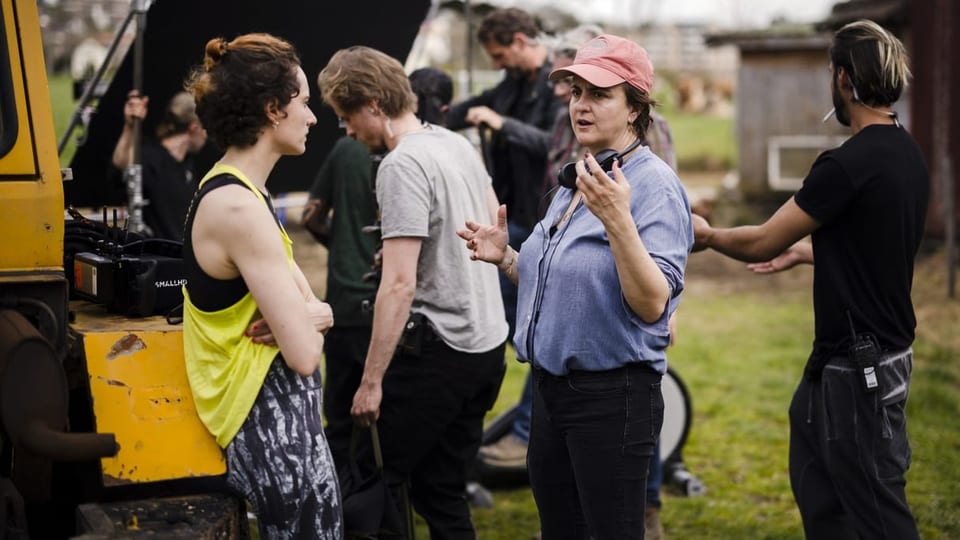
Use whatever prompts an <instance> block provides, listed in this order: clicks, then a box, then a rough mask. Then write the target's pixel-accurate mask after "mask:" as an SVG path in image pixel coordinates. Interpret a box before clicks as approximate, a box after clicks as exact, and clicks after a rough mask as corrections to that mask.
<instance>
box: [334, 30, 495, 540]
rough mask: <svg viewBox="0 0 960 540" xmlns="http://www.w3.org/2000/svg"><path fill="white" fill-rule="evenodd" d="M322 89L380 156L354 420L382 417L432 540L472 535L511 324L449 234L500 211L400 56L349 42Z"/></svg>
mask: <svg viewBox="0 0 960 540" xmlns="http://www.w3.org/2000/svg"><path fill="white" fill-rule="evenodd" d="M318 84H319V87H320V92H321V95H322V96H323V100H324V102H325V103H327V104H328V105H330V106H331V107H332V108H333V110H334V112H335V113H336V114H337V116H338V117H339V118H340V119H341V121H342V122H343V123H344V124H345V126H346V130H347V135H349V136H352V137H355V138H356V139H357V140H359V141H361V142H363V143H364V144H366V145H367V146H368V147H369V148H370V150H371V151H372V152H377V153H381V152H384V151H386V152H388V154H387V155H386V157H385V158H384V159H383V161H382V163H381V164H380V168H379V171H378V173H377V180H376V184H377V200H378V203H379V205H380V211H381V223H382V225H381V226H382V234H383V270H382V278H381V282H380V287H379V289H378V291H377V300H376V304H375V306H374V320H373V335H372V338H371V343H370V348H369V350H368V352H367V357H366V363H365V366H364V373H363V378H362V380H361V382H360V387H359V389H358V390H357V393H356V394H355V396H354V399H353V407H352V409H351V414H352V415H353V417H354V419H355V420H356V421H357V422H358V423H359V424H360V425H364V426H365V425H370V424H371V423H372V422H374V421H376V422H377V426H378V430H379V433H380V440H381V444H382V446H383V458H384V466H385V471H386V474H387V479H388V481H389V482H390V483H391V485H393V486H399V485H400V484H401V483H403V482H407V481H409V485H410V500H411V501H412V503H413V506H414V508H415V509H416V511H417V513H419V514H420V515H421V516H423V518H424V519H425V520H426V521H427V523H428V524H429V526H430V530H431V536H434V537H442V538H474V537H475V536H476V535H475V532H474V529H473V524H472V521H471V519H470V509H469V506H468V505H467V502H466V499H465V498H464V496H463V493H464V492H465V489H466V471H467V467H468V463H469V462H470V461H471V460H472V459H473V457H474V456H475V455H476V452H477V449H478V448H479V446H480V439H481V436H482V430H483V417H484V414H485V413H486V411H487V410H489V408H490V407H491V406H492V405H493V402H494V400H495V399H496V396H497V393H498V391H499V388H500V381H501V380H502V378H503V370H504V363H503V353H504V345H505V342H506V339H507V323H506V321H505V320H504V315H503V304H502V301H501V299H500V288H499V281H498V277H497V273H496V268H494V267H493V266H490V265H477V264H472V263H471V261H470V254H469V252H468V251H467V250H466V249H464V247H463V244H462V242H461V241H460V239H459V238H458V237H457V236H456V230H457V229H458V228H459V227H461V226H462V225H463V223H464V222H465V221H478V222H485V223H492V220H493V219H495V216H496V209H497V200H496V196H495V195H494V193H493V189H492V187H491V184H490V178H489V176H488V175H487V173H486V170H485V169H484V167H483V163H482V162H481V160H480V157H479V155H478V154H477V153H476V152H475V151H474V149H473V147H471V146H470V144H469V143H468V142H467V141H466V140H465V139H464V138H462V137H460V136H459V135H457V134H454V133H452V132H450V131H448V130H446V129H444V128H442V127H439V126H435V125H431V124H424V123H421V122H420V121H419V120H418V119H417V117H416V115H415V114H414V113H415V110H416V97H415V96H414V94H413V92H412V91H411V89H410V84H409V81H408V79H407V76H406V74H405V73H404V71H403V66H401V65H400V63H399V62H398V61H397V60H395V59H393V58H391V57H389V56H387V55H385V54H383V53H381V52H379V51H376V50H374V49H370V48H367V47H360V46H358V47H351V48H349V49H344V50H341V51H339V52H337V53H336V54H334V56H333V57H332V58H331V59H330V62H329V63H328V64H327V66H326V67H325V68H324V69H323V71H321V73H320V76H319V79H318ZM398 345H399V347H398ZM349 525H350V524H349V523H348V524H347V527H348V528H349Z"/></svg>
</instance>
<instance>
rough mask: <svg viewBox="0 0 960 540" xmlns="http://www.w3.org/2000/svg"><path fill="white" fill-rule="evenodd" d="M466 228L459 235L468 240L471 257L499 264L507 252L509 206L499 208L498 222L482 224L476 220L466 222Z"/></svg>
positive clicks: (475, 259)
mask: <svg viewBox="0 0 960 540" xmlns="http://www.w3.org/2000/svg"><path fill="white" fill-rule="evenodd" d="M464 225H465V226H466V228H465V229H460V230H458V231H457V236H459V237H460V238H463V239H464V240H466V244H467V249H469V250H470V259H471V260H474V261H485V262H488V263H493V264H496V265H499V264H500V263H501V262H502V261H503V257H504V255H506V253H507V247H508V241H509V234H508V233H507V206H506V205H503V204H501V205H500V207H499V208H497V223H496V224H495V225H481V224H479V223H476V222H474V221H467V222H466V223H464Z"/></svg>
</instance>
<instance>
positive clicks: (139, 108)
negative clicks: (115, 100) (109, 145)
mask: <svg viewBox="0 0 960 540" xmlns="http://www.w3.org/2000/svg"><path fill="white" fill-rule="evenodd" d="M148 101H149V98H148V97H146V96H141V95H140V94H139V93H137V92H136V91H132V92H130V94H128V95H127V101H126V103H125V104H124V106H123V118H124V123H123V131H122V132H121V133H120V138H119V139H118V140H117V145H116V146H115V147H114V150H113V159H112V162H113V166H114V167H116V168H117V169H118V170H120V171H123V170H124V169H126V168H127V167H128V166H129V165H130V162H131V150H132V144H133V129H134V119H136V118H139V119H140V120H143V119H144V118H146V116H147V104H148ZM196 108H197V106H196V104H195V103H194V101H193V96H191V95H190V94H188V93H187V92H179V93H178V94H176V95H174V96H173V98H171V99H170V103H169V104H168V105H167V108H166V109H165V111H164V115H163V118H162V119H161V120H160V122H159V123H158V124H157V131H156V138H151V137H145V138H144V140H143V144H142V145H141V154H140V164H141V166H142V171H143V172H142V190H143V198H144V200H145V201H146V203H147V204H146V206H144V208H143V222H144V224H145V225H146V226H147V234H148V235H149V236H152V237H154V238H163V239H166V240H177V241H182V240H183V224H184V219H185V218H186V215H187V208H188V207H189V206H190V200H191V199H192V198H193V192H194V190H195V189H196V185H197V183H196V181H195V180H194V177H193V162H192V159H191V155H192V154H195V153H197V152H199V151H200V149H202V148H203V145H205V144H206V142H207V131H206V130H205V129H203V126H201V125H200V119H199V118H197V113H196Z"/></svg>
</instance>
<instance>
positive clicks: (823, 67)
mask: <svg viewBox="0 0 960 540" xmlns="http://www.w3.org/2000/svg"><path fill="white" fill-rule="evenodd" d="M958 16H960V2H957V1H956V0H849V1H846V2H839V3H837V4H836V5H834V6H833V9H832V11H831V13H830V15H829V16H828V17H827V18H826V19H825V20H824V21H822V22H820V23H818V24H816V25H813V26H807V27H804V26H794V27H776V26H774V27H771V28H769V29H766V30H760V31H754V32H733V33H723V34H714V35H710V36H708V37H707V43H708V44H709V45H724V44H733V45H736V46H737V47H738V49H739V51H740V72H739V74H738V90H737V116H736V135H737V139H738V142H739V160H740V190H741V192H742V193H743V195H744V197H745V200H747V201H748V202H760V203H762V202H771V201H779V200H783V199H784V198H786V196H788V195H789V193H790V192H791V191H792V190H794V189H796V187H798V186H799V182H800V181H801V180H802V178H803V175H805V174H806V172H807V170H808V169H809V167H810V165H811V164H812V162H813V158H814V157H815V155H816V152H817V151H818V149H819V147H821V146H822V147H826V145H832V144H835V143H836V142H839V141H842V140H843V138H844V137H846V136H848V135H849V132H848V131H847V130H846V129H845V128H843V127H842V126H840V125H839V124H838V123H837V122H836V121H829V122H827V123H825V124H824V123H821V119H822V118H823V115H824V114H825V113H826V112H827V111H828V110H829V109H830V107H831V101H830V86H829V76H828V72H827V65H828V58H827V47H828V46H829V44H830V39H831V36H832V35H833V33H834V32H835V31H836V30H838V29H839V28H840V27H842V26H843V25H845V24H847V23H849V22H852V21H855V20H858V19H871V20H873V21H875V22H877V23H878V24H880V25H882V26H884V27H885V28H887V29H889V30H890V31H892V32H893V33H894V34H896V35H897V36H898V37H899V38H900V39H901V41H903V43H904V46H905V47H906V48H907V52H908V54H909V55H910V59H911V71H912V72H913V81H912V84H911V85H910V87H909V88H908V91H907V93H906V95H904V96H903V97H902V98H901V99H900V101H899V102H898V103H897V104H896V105H895V106H894V108H895V109H896V110H897V111H898V112H899V113H900V117H901V120H902V121H903V123H904V125H905V126H906V127H907V129H908V130H910V132H911V133H912V134H913V136H914V137H915V138H916V140H917V142H918V143H919V144H920V146H921V148H922V149H923V151H924V154H925V156H926V158H927V163H928V166H929V167H930V175H931V183H932V184H931V188H932V189H931V196H930V208H929V212H928V219H927V235H928V237H929V238H932V239H944V240H946V241H947V244H948V245H950V246H955V245H956V243H957V232H956V231H957V224H958V221H960V212H958V208H960V185H958V184H960V182H958V176H960V175H958V170H960V103H955V100H956V98H957V97H960V67H957V66H956V64H957V62H955V61H954V60H955V58H956V57H957V53H956V52H955V51H957V50H960V33H957V32H951V29H952V28H953V27H955V26H956V24H955V23H956V21H957V20H958ZM797 175H799V176H797ZM948 216H950V218H948ZM950 256H951V257H953V255H950Z"/></svg>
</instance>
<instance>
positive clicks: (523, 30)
mask: <svg viewBox="0 0 960 540" xmlns="http://www.w3.org/2000/svg"><path fill="white" fill-rule="evenodd" d="M477 39H478V40H479V41H480V43H481V44H482V45H483V48H484V49H485V50H486V52H487V54H488V55H489V56H490V58H491V59H492V60H493V63H494V65H495V66H496V67H498V68H501V69H503V70H504V71H505V72H506V77H504V79H503V80H502V81H500V83H499V84H498V85H497V86H496V87H494V88H491V89H489V90H487V91H485V92H483V93H482V94H480V95H478V96H475V97H472V98H469V99H467V100H466V101H463V102H461V103H458V104H456V105H454V106H452V107H451V108H450V110H449V112H448V113H447V127H448V128H449V129H452V130H460V129H463V128H466V127H470V126H478V127H480V128H481V130H480V135H481V137H484V141H485V142H484V154H485V155H484V160H485V161H486V165H487V170H488V171H489V172H490V175H491V176H492V177H493V189H494V191H496V194H497V198H498V199H499V200H500V202H501V203H503V204H506V205H507V208H508V209H509V210H510V211H509V213H508V215H509V216H510V217H509V220H510V222H509V223H508V224H507V227H508V230H509V234H510V245H511V247H513V248H514V249H516V250H519V249H520V244H522V243H523V241H524V240H526V238H527V236H529V234H530V231H531V230H532V228H533V226H534V224H536V223H537V221H539V218H540V216H539V212H540V210H541V206H544V207H545V205H541V200H542V199H543V195H544V193H545V191H546V188H547V186H546V185H545V184H544V177H545V176H544V175H545V173H546V166H547V152H548V150H549V149H550V143H551V131H552V128H553V122H554V119H555V118H556V117H557V113H558V112H559V110H560V109H561V108H562V106H563V104H562V103H560V101H559V100H558V99H556V98H555V97H554V95H553V85H552V84H551V83H550V81H549V79H548V75H549V74H550V70H551V68H552V66H551V62H550V54H549V49H548V48H547V46H546V45H545V44H544V43H543V42H542V41H541V40H540V28H539V25H538V24H537V22H536V20H535V19H534V18H533V17H532V16H531V15H530V14H529V13H527V12H525V11H523V10H521V9H517V8H506V9H497V10H494V11H492V12H490V14H488V15H487V16H486V17H485V18H484V19H483V22H482V23H481V24H480V28H479V29H478V31H477ZM487 130H489V133H487ZM487 138H489V140H487ZM500 288H501V291H502V295H503V304H504V309H505V310H506V316H507V322H508V323H509V325H510V337H511V339H512V338H513V333H514V330H515V327H516V312H517V289H516V286H515V285H513V284H512V283H510V281H509V280H507V279H503V278H501V280H500Z"/></svg>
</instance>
